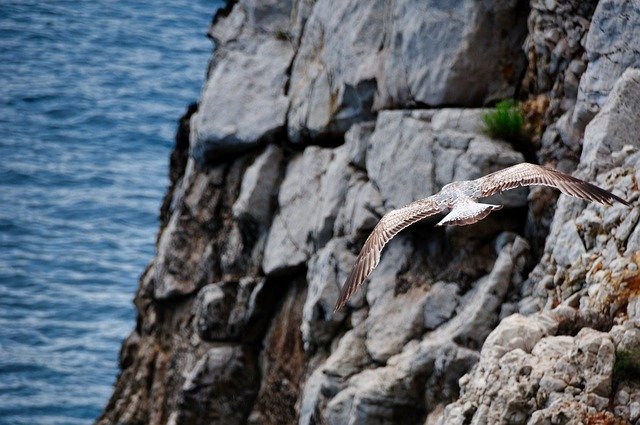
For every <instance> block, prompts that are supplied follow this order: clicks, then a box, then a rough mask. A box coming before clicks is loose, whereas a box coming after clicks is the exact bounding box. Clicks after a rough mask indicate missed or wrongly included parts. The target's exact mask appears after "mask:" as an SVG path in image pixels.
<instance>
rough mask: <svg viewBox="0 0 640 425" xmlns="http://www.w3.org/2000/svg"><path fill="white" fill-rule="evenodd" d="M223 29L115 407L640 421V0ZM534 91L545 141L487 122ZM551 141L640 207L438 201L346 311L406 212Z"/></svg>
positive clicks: (216, 33)
mask: <svg viewBox="0 0 640 425" xmlns="http://www.w3.org/2000/svg"><path fill="white" fill-rule="evenodd" d="M209 35H210V36H211V38H212V39H213V40H214V41H215V45H216V48H215V51H214V53H213V56H212V60H211V62H210V65H209V69H208V72H207V80H206V83H205V85H204V88H203V90H202V94H201V98H200V101H199V103H198V105H197V107H193V108H190V110H189V111H188V112H187V114H186V115H185V116H184V117H183V119H182V120H181V125H180V127H179V131H178V134H177V143H176V148H175V150H174V152H173V155H172V160H171V170H170V179H171V185H170V187H169V190H168V192H167V195H166V198H165V202H164V203H163V207H162V210H161V214H160V216H161V223H160V231H159V233H158V240H157V255H156V257H155V259H154V260H153V261H152V262H151V264H150V265H149V267H148V268H147V269H146V270H145V271H144V273H143V275H142V277H141V279H140V285H139V289H138V292H137V294H136V297H135V305H136V308H137V310H138V319H137V323H136V326H135V329H134V330H133V332H132V333H131V335H130V336H129V337H128V338H127V339H126V340H125V342H124V343H123V346H122V351H121V356H120V363H121V369H122V372H121V374H120V376H119V378H118V380H117V382H116V385H115V390H114V394H113V396H112V398H111V400H110V402H109V404H108V405H107V407H106V409H105V411H104V413H103V415H102V417H101V418H100V419H99V420H98V423H102V424H106V423H127V424H137V423H140V424H146V423H151V424H164V423H170V424H200V423H201V424H205V423H206V424H209V423H225V424H234V423H252V424H285V423H300V424H316V423H318V424H319V423H327V424H396V423H398V424H406V423H419V424H486V423H495V424H503V423H504V424H526V423H528V424H556V423H557V424H567V423H571V424H578V423H584V424H626V423H631V424H638V423H640V272H639V271H638V266H639V265H640V223H639V219H640V208H639V207H638V206H637V205H638V198H639V194H640V192H639V187H638V180H639V179H640V138H639V136H638V135H640V120H639V119H638V117H639V116H640V70H636V69H635V68H634V67H639V68H640V51H638V48H637V40H640V5H638V3H637V2H626V1H622V0H600V1H599V2H596V1H586V2H585V1H577V0H567V1H564V2H561V1H553V0H545V1H542V0H531V2H530V4H529V3H527V2H523V1H520V0H494V1H475V0H455V1H451V2H440V1H435V0H434V1H432V0H429V1H417V0H395V1H392V2H390V1H386V0H371V1H356V0H285V1H276V0H261V1H258V0H238V1H231V2H228V3H227V5H226V7H225V8H224V9H222V10H221V11H219V12H218V13H217V15H216V16H215V18H214V19H213V22H212V25H211V28H210V30H209ZM513 97H516V98H518V99H521V100H522V101H524V105H525V110H527V111H528V114H529V115H528V118H529V121H530V123H532V125H533V127H532V128H533V129H534V130H533V131H534V132H535V137H534V138H533V142H532V143H533V145H532V146H521V145H520V146H512V145H510V144H509V143H506V142H503V141H499V140H494V139H491V138H490V137H488V136H487V135H486V134H485V132H484V130H483V126H482V120H481V117H482V114H483V113H484V111H485V109H483V108H485V107H486V106H487V105H490V104H491V103H493V102H494V101H497V100H499V99H503V98H513ZM531 152H533V160H537V161H539V162H541V163H545V164H549V165H552V166H555V167H558V168H560V169H562V170H565V171H570V172H575V175H577V176H579V177H582V178H585V179H588V180H590V181H593V182H595V183H597V184H598V185H600V186H602V187H604V188H606V189H608V190H612V191H614V192H615V193H616V194H618V195H619V196H622V197H625V198H626V199H628V200H629V201H631V202H632V203H633V204H634V207H633V208H631V209H630V208H626V207H624V206H622V205H615V206H613V207H602V206H600V205H595V204H586V203H584V202H582V201H580V200H576V199H573V198H568V197H565V196H560V197H559V198H558V197H557V194H556V193H554V192H553V191H550V190H546V189H538V188H535V189H532V190H530V191H527V190H524V189H523V190H517V191H513V192H510V193H506V194H504V195H503V196H502V197H501V199H500V200H499V201H500V202H503V203H504V204H505V206H506V208H504V209H503V210H501V211H499V212H497V213H494V214H493V215H492V216H490V217H489V218H488V219H486V220H484V221H482V222H480V223H478V224H476V225H472V226H469V227H463V228H446V229H441V228H434V227H433V223H434V222H435V221H436V220H437V218H434V219H433V220H426V221H425V222H424V223H422V224H421V225H417V226H414V228H410V229H408V230H407V231H405V232H403V233H401V234H400V235H399V237H397V238H396V239H394V240H393V241H392V243H391V244H390V245H389V246H388V247H387V248H386V249H385V252H384V255H383V257H382V261H381V263H380V265H379V267H378V268H377V269H376V270H375V271H374V272H373V274H372V275H371V277H370V279H369V282H368V284H367V285H366V287H365V288H363V289H362V290H360V291H359V292H358V293H357V294H356V296H355V297H354V298H352V299H351V300H350V302H349V304H348V307H347V308H346V309H344V310H342V311H339V312H337V313H332V307H333V303H334V302H335V300H336V299H337V297H338V292H339V287H340V285H341V284H342V282H343V281H344V280H345V277H346V274H347V273H348V271H349V269H350V267H351V265H352V264H353V261H354V259H355V254H356V253H357V251H358V250H359V248H360V246H361V244H362V242H363V241H364V239H365V238H366V236H367V234H368V232H369V231H370V230H371V229H372V228H373V226H374V225H375V223H376V222H377V220H378V219H379V218H380V217H381V215H382V214H384V212H385V211H387V210H389V209H391V208H394V207H398V206H401V205H403V204H405V203H407V202H409V201H412V200H414V199H417V198H420V197H424V196H427V195H429V194H432V193H434V192H435V191H437V190H439V189H440V188H441V187H442V186H443V185H445V184H447V183H449V182H451V181H454V180H460V179H472V178H476V177H479V176H481V175H484V174H486V173H489V172H491V171H495V170H497V169H501V168H504V167H506V166H509V165H512V164H516V163H518V162H522V161H523V160H524V159H525V157H526V158H527V159H529V160H531Z"/></svg>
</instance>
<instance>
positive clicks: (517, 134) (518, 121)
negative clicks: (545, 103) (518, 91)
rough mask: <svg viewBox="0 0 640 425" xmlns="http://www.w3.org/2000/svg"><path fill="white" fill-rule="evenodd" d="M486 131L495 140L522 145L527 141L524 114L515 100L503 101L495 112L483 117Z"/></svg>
mask: <svg viewBox="0 0 640 425" xmlns="http://www.w3.org/2000/svg"><path fill="white" fill-rule="evenodd" d="M482 121H483V122H484V125H485V130H486V132H487V134H489V136H491V137H492V138H494V139H502V140H504V141H507V142H512V143H522V141H523V140H524V139H526V136H525V132H524V114H523V113H522V109H521V108H520V105H519V104H518V103H517V102H515V101H513V100H503V101H501V102H500V103H498V104H497V105H496V108H495V110H493V111H491V112H487V113H485V114H484V115H483V116H482Z"/></svg>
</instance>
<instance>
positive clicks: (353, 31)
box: [289, 0, 387, 142]
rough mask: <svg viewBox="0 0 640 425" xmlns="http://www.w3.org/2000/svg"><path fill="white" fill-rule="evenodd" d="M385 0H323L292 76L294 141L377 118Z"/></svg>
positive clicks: (307, 29)
mask: <svg viewBox="0 0 640 425" xmlns="http://www.w3.org/2000/svg"><path fill="white" fill-rule="evenodd" d="M386 4H387V2H386V1H384V0H373V1H367V2H345V1H340V0H319V1H316V3H315V4H314V7H313V12H312V13H311V16H310V17H309V20H308V21H307V23H306V26H305V31H304V36H303V38H302V41H301V43H300V48H299V50H298V53H297V55H296V59H295V61H294V64H293V69H292V72H291V84H290V96H291V108H290V110H289V137H290V138H291V139H292V140H293V141H294V142H296V141H300V140H301V139H303V138H306V137H319V136H320V137H321V136H327V135H334V134H343V133H344V132H346V131H347V129H348V128H349V127H350V126H351V124H353V123H354V122H357V121H362V120H363V119H367V118H369V119H370V118H371V117H372V104H373V98H374V95H375V92H376V82H375V72H376V64H377V62H378V59H377V52H378V49H379V46H380V44H381V43H382V40H383V37H384V26H383V17H384V10H385V5H386Z"/></svg>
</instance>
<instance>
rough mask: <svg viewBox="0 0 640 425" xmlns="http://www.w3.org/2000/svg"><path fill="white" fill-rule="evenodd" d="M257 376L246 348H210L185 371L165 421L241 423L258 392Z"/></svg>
mask: <svg viewBox="0 0 640 425" xmlns="http://www.w3.org/2000/svg"><path fill="white" fill-rule="evenodd" d="M257 377H258V370H257V363H256V360H255V358H253V357H252V355H251V353H249V352H248V350H246V349H245V348H243V347H241V346H220V347H215V348H210V349H209V350H208V351H207V352H206V353H205V354H204V355H203V356H202V357H201V358H200V359H198V361H197V363H196V364H195V366H194V367H193V369H191V370H190V371H188V372H187V374H186V378H185V381H184V384H183V385H182V388H181V390H180V393H179V394H178V402H177V408H176V409H175V410H174V411H173V412H172V413H171V415H170V417H169V420H168V423H170V424H175V425H179V424H189V423H194V421H196V420H197V421H201V420H203V419H204V420H208V421H210V422H217V421H220V420H222V418H224V419H223V420H224V422H225V423H229V424H240V423H243V422H244V420H245V416H246V415H247V412H248V409H249V408H250V407H251V403H252V402H253V400H254V398H255V395H256V393H257V391H258V385H257V384H258V379H257Z"/></svg>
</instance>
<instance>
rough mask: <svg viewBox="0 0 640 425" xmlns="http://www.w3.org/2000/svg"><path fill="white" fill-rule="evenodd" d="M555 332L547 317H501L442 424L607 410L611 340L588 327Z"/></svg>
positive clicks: (537, 420)
mask: <svg viewBox="0 0 640 425" xmlns="http://www.w3.org/2000/svg"><path fill="white" fill-rule="evenodd" d="M556 330H557V322H556V323H554V321H553V319H552V318H551V317H550V316H548V315H547V316H545V315H540V316H537V317H536V315H534V316H531V317H529V318H527V319H525V318H523V317H522V316H511V317H508V318H506V319H505V320H503V322H502V323H501V324H500V326H498V328H496V330H495V331H494V332H493V333H492V334H491V335H490V336H489V337H488V338H487V340H486V342H485V346H484V347H483V349H482V356H481V358H480V361H479V362H478V364H477V365H476V366H475V367H474V368H473V369H472V371H471V372H470V373H469V374H468V375H465V376H464V377H463V378H462V379H461V380H460V387H461V393H460V399H459V400H457V401H456V402H454V403H451V404H449V405H448V406H447V407H446V408H445V411H444V415H443V416H442V418H441V420H440V423H441V424H450V423H472V424H480V423H525V422H526V423H529V424H546V423H552V422H550V421H551V420H552V418H554V417H558V416H559V415H564V416H565V417H567V418H578V417H584V415H586V414H595V413H596V412H597V411H601V410H603V409H605V408H606V407H607V405H608V403H609V401H608V400H609V399H608V398H609V396H610V393H611V377H612V369H613V361H614V357H615V350H614V345H613V343H612V341H611V338H610V337H609V335H607V334H605V333H602V332H598V331H595V330H593V329H589V328H584V329H582V330H581V331H580V332H579V333H578V334H577V335H576V336H575V337H570V336H553V335H552V334H553V333H554V332H555V331H556ZM581 415H582V416H581ZM527 420H528V422H527Z"/></svg>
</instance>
